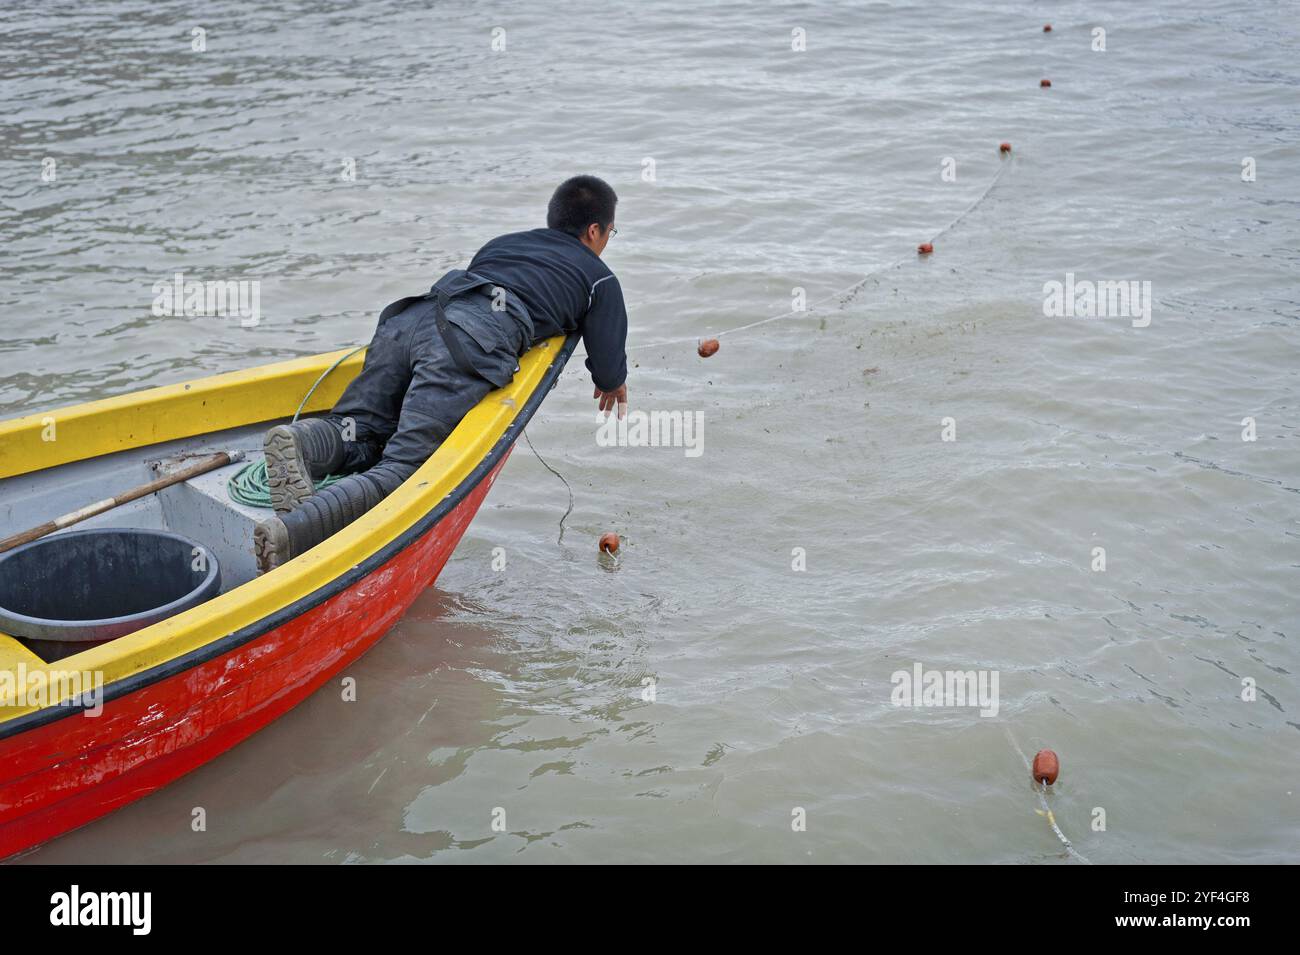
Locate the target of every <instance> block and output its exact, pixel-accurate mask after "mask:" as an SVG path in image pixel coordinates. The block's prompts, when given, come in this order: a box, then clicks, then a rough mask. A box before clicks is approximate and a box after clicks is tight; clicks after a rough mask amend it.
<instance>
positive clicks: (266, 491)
mask: <svg viewBox="0 0 1300 955" xmlns="http://www.w3.org/2000/svg"><path fill="white" fill-rule="evenodd" d="M342 477H343V475H342V474H331V475H330V476H329V477H327V478H324V479H323V480H321V481H318V482H316V490H318V491H320V490H323V489H325V488H327V487H329V486H330V485H331V484H334V483H335V482H337V481H338V480H339V479H340V478H342ZM226 493H227V494H229V495H230V499H231V500H232V501H234V502H235V503H236V504H243V505H244V506H245V507H261V508H267V509H269V508H270V507H271V485H270V482H269V481H268V480H267V477H266V461H265V460H262V461H250V462H248V463H247V464H245V465H244V466H243V467H242V468H240V469H239V470H238V471H236V472H235V473H234V474H232V475H231V476H230V480H229V481H227V482H226Z"/></svg>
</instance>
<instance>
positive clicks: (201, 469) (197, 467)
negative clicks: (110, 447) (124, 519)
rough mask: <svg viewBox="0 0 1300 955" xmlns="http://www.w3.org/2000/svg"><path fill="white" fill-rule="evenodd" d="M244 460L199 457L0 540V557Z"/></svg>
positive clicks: (221, 454) (240, 455)
mask: <svg viewBox="0 0 1300 955" xmlns="http://www.w3.org/2000/svg"><path fill="white" fill-rule="evenodd" d="M242 460H244V452H243V451H218V452H217V453H216V454H213V455H210V456H209V457H206V458H201V459H200V460H198V461H195V462H194V463H193V464H189V465H186V466H185V467H183V468H181V469H180V470H179V471H173V472H172V473H171V474H168V475H166V476H165V477H160V478H158V479H157V480H154V481H150V482H149V483H148V484H141V485H139V486H138V487H133V488H131V489H130V490H129V491H123V492H122V493H121V494H118V495H116V496H114V497H106V498H104V499H103V500H102V501H96V502H95V503H94V504H88V505H86V506H85V507H82V508H79V509H77V510H75V511H71V512H70V513H67V514H64V515H63V516H62V517H56V518H55V519H54V520H52V521H46V522H45V523H44V524H40V525H38V526H37V527H33V528H31V529H30V530H25V531H20V532H19V533H17V534H13V535H11V536H9V537H6V538H5V539H4V540H0V554H3V553H4V552H5V551H7V550H13V549H14V548H15V547H19V546H21V545H23V544H30V543H31V542H32V541H34V540H40V539H41V538H42V537H44V536H45V535H46V534H53V533H54V532H55V531H61V530H63V528H65V527H71V526H72V525H73V524H80V523H81V522H82V521H84V520H86V519H88V518H91V517H94V516H95V515H96V514H103V513H104V512H105V511H111V510H112V509H113V508H115V507H121V506H122V505H123V504H129V503H131V502H132V501H135V500H139V499H140V498H142V497H148V496H149V495H150V494H156V493H157V492H158V491H161V490H162V489H163V488H168V487H171V486H172V485H173V484H180V483H181V482H182V481H188V480H189V479H190V478H195V477H198V476H199V475H200V474H207V473H208V472H209V471H215V470H217V468H224V467H225V466H226V465H228V464H235V463H236V462H238V461H242Z"/></svg>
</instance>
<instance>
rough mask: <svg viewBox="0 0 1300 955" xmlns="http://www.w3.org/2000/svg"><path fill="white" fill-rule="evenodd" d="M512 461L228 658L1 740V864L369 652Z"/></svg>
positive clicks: (213, 746) (238, 733) (149, 784)
mask: <svg viewBox="0 0 1300 955" xmlns="http://www.w3.org/2000/svg"><path fill="white" fill-rule="evenodd" d="M508 457H509V453H508V452H507V453H506V454H503V455H502V457H501V460H500V461H499V462H498V463H497V464H496V466H495V467H493V468H492V470H491V471H489V472H488V473H487V474H486V475H484V477H483V479H482V480H481V481H480V482H479V483H478V485H477V486H475V487H474V488H473V489H472V490H471V491H469V492H468V493H467V494H466V495H465V497H464V498H463V499H462V500H461V501H460V502H459V503H458V504H457V505H456V506H455V507H453V508H452V509H451V510H449V511H448V512H447V514H446V515H445V516H444V517H443V518H442V519H441V520H440V521H438V523H437V524H435V525H434V526H433V527H432V528H430V529H429V530H428V531H427V532H426V533H425V534H424V535H422V536H421V537H419V538H417V539H415V540H414V541H412V542H411V543H410V544H408V545H407V546H406V547H405V548H403V549H402V550H401V551H399V552H398V553H396V554H395V555H393V556H392V558H391V559H389V560H388V561H387V562H385V563H384V564H383V565H381V566H380V567H378V568H376V569H375V570H374V571H372V572H371V573H369V574H367V575H366V576H365V577H362V578H361V579H359V580H357V581H356V582H354V583H353V584H351V585H350V586H349V587H347V588H346V589H345V590H342V591H340V592H339V593H337V594H335V595H333V596H332V597H330V598H329V599H327V600H326V601H324V602H323V603H321V604H318V605H317V606H315V607H313V608H311V609H309V610H306V611H304V612H303V613H302V614H301V615H299V616H297V617H294V618H293V619H291V620H288V621H287V622H284V623H282V624H280V625H278V626H276V627H275V628H274V629H271V630H269V631H267V632H266V633H265V634H262V635H260V636H258V637H255V638H254V639H252V640H250V641H248V642H247V643H244V644H242V645H241V646H239V647H237V648H235V649H233V650H231V651H230V652H229V653H226V654H223V655H222V656H219V657H216V658H214V659H211V660H208V661H206V662H204V663H200V664H197V665H195V666H194V667H192V668H190V669H188V670H185V671H183V672H181V673H178V674H176V675H174V676H170V677H167V678H165V679H162V680H159V681H158V682H155V683H151V684H149V685H147V686H144V687H141V688H140V689H138V690H135V691H134V692H131V693H129V694H127V695H125V696H122V697H119V698H117V699H113V700H109V701H107V702H106V703H105V704H104V711H103V713H101V714H100V715H99V716H97V717H94V718H87V717H86V716H84V715H81V714H79V713H74V714H72V715H69V716H66V717H64V718H62V719H58V720H55V721H54V722H52V723H47V724H45V725H43V726H37V727H34V728H33V729H30V730H27V731H25V732H22V733H18V734H17V735H14V736H10V737H8V738H6V739H3V740H0V858H6V857H8V856H11V855H13V854H14V853H16V852H21V851H23V850H25V849H30V848H32V847H33V846H37V845H40V844H41V843H43V842H46V841H48V840H50V839H53V838H54V837H55V836H58V835H61V834H63V833H65V832H68V831H69V830H72V829H75V828H77V827H78V826H82V825H85V824H86V823H88V822H90V821H92V820H94V819H97V818H98V817H100V816H102V815H105V814H106V813H109V812H112V811H113V810H114V809H117V808H119V807H120V806H124V805H126V804H127V803H129V802H133V801H134V800H136V799H139V798H141V797H143V796H147V795H148V794H149V793H151V792H153V791H154V790H156V789H160V788H161V787H163V786H165V785H167V784H168V783H170V782H171V781H172V780H174V779H176V778H178V777H180V776H182V775H184V774H185V773H187V772H189V771H190V770H192V769H195V768H197V767H198V766H201V765H203V764H204V763H206V762H208V761H209V760H211V759H213V758H214V757H216V756H218V755H219V754H221V753H223V752H225V751H226V750H227V749H229V748H230V747H232V746H234V745H235V744H236V743H239V742H240V741H241V740H244V739H246V738H247V737H249V736H251V735H252V734H253V733H255V732H257V731H258V730H259V729H261V728H262V727H263V726H266V725H267V724H268V723H270V722H271V721H272V720H274V719H275V718H276V717H278V716H280V715H281V714H282V713H285V712H286V711H287V710H289V709H290V708H291V707H293V706H294V705H295V704H297V703H299V702H301V701H302V700H304V699H306V697H307V696H309V695H310V694H311V693H313V692H314V691H315V690H317V689H319V688H320V687H321V686H322V685H324V684H325V683H326V682H327V681H329V680H330V679H331V678H332V677H334V676H335V675H337V674H338V673H339V672H340V671H341V670H343V669H344V668H345V667H347V666H348V665H349V664H351V663H352V662H353V661H355V660H356V659H357V658H358V657H360V656H361V655H362V654H363V653H365V652H366V650H368V649H370V647H371V646H373V645H374V644H375V643H376V642H377V641H378V640H379V638H380V637H382V636H383V635H384V634H385V633H387V632H388V630H389V629H390V628H391V627H392V626H393V624H394V623H396V622H397V620H398V618H400V617H401V616H402V615H403V614H404V613H405V612H406V610H407V608H409V607H410V605H411V603H412V602H413V601H414V600H415V598H416V597H417V596H419V594H420V593H421V592H422V591H424V590H425V589H426V588H427V587H429V586H430V585H431V584H432V583H433V582H434V580H435V579H436V578H437V576H438V574H439V573H440V572H441V571H442V568H443V566H444V565H445V564H446V563H447V560H448V558H450V557H451V554H452V551H453V550H455V548H456V545H457V544H458V543H459V542H460V539H461V536H462V535H463V534H464V533H465V529H466V528H467V527H468V526H469V523H470V521H471V520H473V518H474V515H475V513H476V512H477V511H478V508H479V505H480V504H481V503H482V502H483V498H484V497H486V495H487V492H488V490H489V489H490V488H491V486H492V483H493V482H494V481H495V480H496V477H497V475H498V473H499V472H500V470H501V468H502V466H503V465H504V464H505V461H506V458H508Z"/></svg>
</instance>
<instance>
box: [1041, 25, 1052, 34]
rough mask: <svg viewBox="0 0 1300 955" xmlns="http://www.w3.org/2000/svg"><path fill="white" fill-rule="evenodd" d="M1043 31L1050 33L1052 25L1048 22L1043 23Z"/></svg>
mask: <svg viewBox="0 0 1300 955" xmlns="http://www.w3.org/2000/svg"><path fill="white" fill-rule="evenodd" d="M1043 32H1044V33H1051V32H1052V25H1051V24H1050V23H1045V24H1043Z"/></svg>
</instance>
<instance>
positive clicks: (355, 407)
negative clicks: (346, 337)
mask: <svg viewBox="0 0 1300 955" xmlns="http://www.w3.org/2000/svg"><path fill="white" fill-rule="evenodd" d="M503 313H504V314H503ZM532 342H533V323H532V320H531V319H530V318H529V315H528V310H527V308H525V306H524V304H523V303H522V302H521V301H520V300H519V298H518V296H516V295H514V294H513V293H511V292H509V291H507V290H506V289H504V288H501V287H500V286H496V285H494V284H493V283H492V282H491V281H489V280H488V279H485V278H483V277H481V276H477V275H475V274H473V273H471V272H467V271H465V270H463V269H457V270H455V271H452V272H449V273H447V274H446V275H444V276H443V277H442V278H441V279H439V280H438V281H437V283H435V284H434V286H433V288H432V289H431V290H430V291H429V293H428V294H426V295H422V296H412V297H409V298H403V299H399V300H398V301H396V302H393V303H392V304H391V305H389V306H388V307H387V308H385V309H384V310H383V312H382V313H380V316H379V324H378V327H377V328H376V330H375V335H374V338H373V339H372V341H371V342H370V347H369V350H368V351H367V352H366V360H365V364H364V366H363V367H362V370H361V373H360V374H358V375H357V377H356V378H354V379H353V380H352V382H351V383H350V384H349V385H348V386H347V388H346V389H345V390H344V392H343V395H342V397H341V398H340V399H339V401H338V403H337V404H335V406H334V408H333V410H332V411H331V412H330V413H329V414H328V415H325V416H324V417H322V418H315V419H307V420H306V421H305V422H300V423H299V424H300V425H305V430H304V432H303V436H302V438H301V439H302V440H305V441H306V442H308V443H309V444H310V447H309V448H308V456H309V457H311V458H312V459H313V463H314V465H315V466H314V467H313V470H314V471H316V472H317V473H316V474H315V475H314V476H315V477H320V476H323V475H324V474H346V475H348V476H347V477H344V478H343V479H342V480H340V481H338V482H337V483H335V484H332V485H330V486H329V487H326V488H324V489H322V490H320V491H317V492H316V493H314V494H311V495H310V496H307V497H304V498H303V499H302V500H301V501H300V502H299V503H298V504H297V505H296V506H295V507H294V508H293V510H292V511H291V512H289V513H286V514H283V515H281V516H282V519H283V520H284V523H285V525H286V528H287V529H288V531H289V536H290V540H291V542H292V551H293V553H294V554H300V553H302V552H304V551H306V550H308V549H309V548H311V547H314V546H315V545H316V544H318V543H320V542H321V541H323V540H324V539H325V538H326V537H329V536H330V535H331V534H334V533H337V532H338V531H340V530H342V529H343V528H344V527H345V526H347V525H348V524H350V523H351V522H352V521H354V520H356V519H357V518H358V517H360V516H361V515H362V514H364V513H365V512H366V511H368V510H370V509H371V508H372V507H374V506H375V505H376V504H378V503H379V502H380V501H381V500H383V498H385V497H387V496H388V495H389V494H391V493H392V492H393V491H394V490H396V489H397V487H398V486H399V485H400V484H401V483H402V482H403V481H405V480H406V479H407V478H408V477H410V476H411V475H412V474H413V473H415V470H416V469H417V468H418V467H420V465H422V464H423V463H424V462H425V461H427V460H428V459H429V456H430V455H431V454H433V452H434V451H435V450H436V449H437V447H438V446H439V445H440V444H442V442H443V441H445V440H446V439H447V436H448V435H450V434H451V432H452V431H453V430H454V429H455V427H456V425H457V424H459V423H460V420H461V418H463V417H465V415H466V414H467V413H469V411H470V409H472V408H473V407H474V406H475V405H476V404H478V403H479V401H481V400H482V399H483V397H484V396H485V395H486V394H487V393H488V392H489V391H492V390H493V389H494V388H500V387H502V386H504V385H507V384H509V383H510V380H511V379H512V378H513V377H514V373H515V371H517V370H518V368H519V356H520V355H522V354H523V353H524V352H525V351H526V350H527V349H528V348H529V347H530V346H531V345H532Z"/></svg>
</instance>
